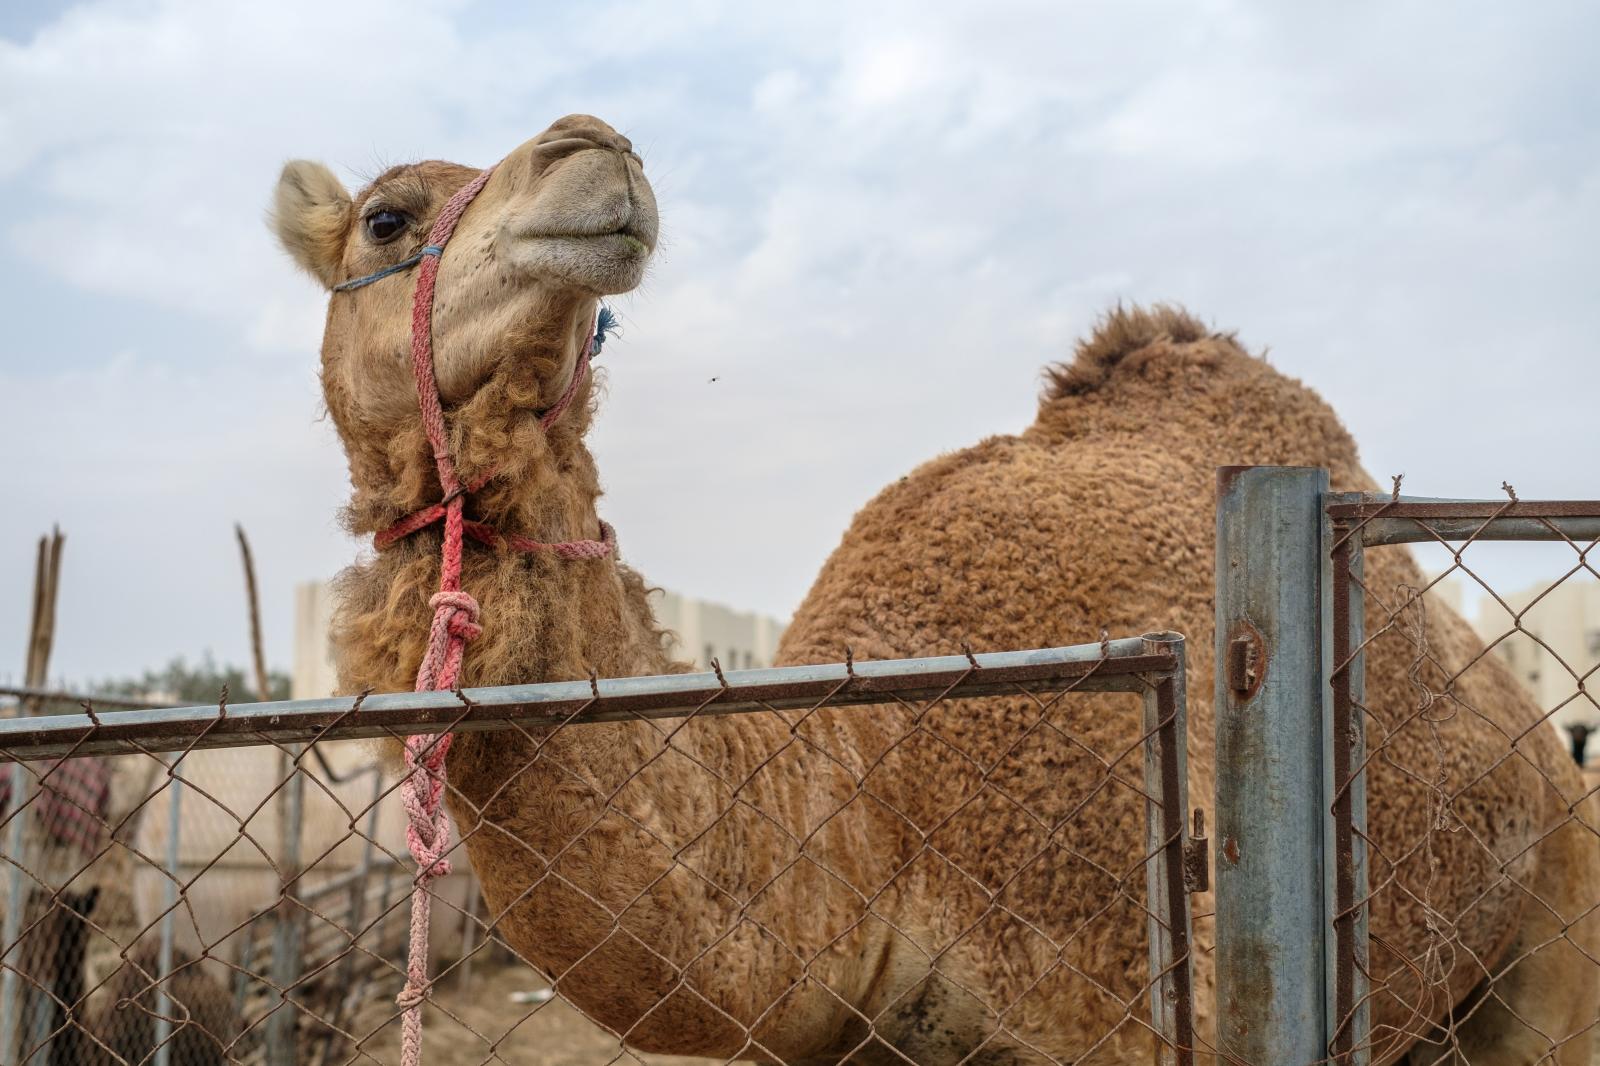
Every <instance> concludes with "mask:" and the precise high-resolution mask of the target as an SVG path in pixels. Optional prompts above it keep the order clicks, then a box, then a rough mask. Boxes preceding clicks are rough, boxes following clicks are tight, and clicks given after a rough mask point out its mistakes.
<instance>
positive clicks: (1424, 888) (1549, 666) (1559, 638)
mask: <svg viewBox="0 0 1600 1066" xmlns="http://www.w3.org/2000/svg"><path fill="white" fill-rule="evenodd" d="M1506 493H1507V495H1506V498H1503V499H1501V500H1496V501H1442V500H1415V499H1410V498H1404V497H1400V496H1399V495H1398V487H1397V491H1396V494H1395V495H1394V496H1393V497H1392V498H1391V497H1388V496H1384V497H1375V496H1367V497H1359V496H1357V497H1333V498H1332V501H1333V502H1332V503H1331V505H1330V506H1329V507H1328V509H1327V512H1328V515H1329V518H1330V521H1331V535H1330V536H1329V538H1328V542H1327V543H1328V546H1329V549H1330V552H1331V571H1330V578H1331V584H1332V589H1331V592H1332V595H1331V600H1332V634H1331V636H1332V654H1331V687H1332V700H1331V711H1332V723H1331V725H1332V730H1331V739H1332V750H1331V756H1332V767H1331V769H1332V778H1333V782H1334V791H1333V803H1332V806H1331V814H1332V820H1331V832H1332V835H1333V841H1332V848H1331V850H1330V855H1332V856H1333V857H1334V859H1333V869H1332V871H1331V872H1332V881H1331V887H1332V895H1333V901H1332V910H1331V912H1330V913H1331V919H1332V921H1331V925H1332V933H1333V937H1332V942H1331V944H1330V954H1331V959H1332V966H1331V967H1330V978H1331V985H1332V987H1331V993H1332V996H1331V1013H1332V1020H1333V1024H1334V1032H1333V1040H1332V1047H1331V1051H1332V1054H1333V1056H1334V1058H1335V1060H1336V1061H1340V1062H1367V1061H1370V1062H1373V1063H1378V1062H1388V1061H1393V1059H1394V1057H1395V1055H1396V1054H1398V1053H1399V1052H1401V1051H1403V1050H1404V1049H1405V1048H1406V1047H1407V1046H1408V1045H1410V1046H1411V1050H1410V1051H1409V1056H1410V1057H1409V1060H1408V1061H1410V1062H1413V1063H1482V1064H1491V1063H1492V1064H1500V1063H1512V1062H1525V1063H1534V1062H1550V1063H1573V1064H1583V1066H1587V1064H1588V1063H1589V1062H1590V1061H1591V1058H1590V1057H1591V1055H1592V1054H1593V1052H1592V1051H1591V1045H1593V1044H1594V1043H1596V1041H1595V1035H1596V1032H1595V1031H1596V1026H1597V1025H1600V916H1597V915H1596V911H1597V909H1600V832H1597V830H1600V807H1597V804H1596V800H1595V797H1594V787H1595V783H1596V779H1595V778H1594V777H1589V778H1588V779H1587V780H1586V779H1585V772H1586V765H1585V764H1586V758H1587V750H1586V749H1587V736H1588V733H1589V731H1590V730H1591V729H1593V728H1594V726H1595V725H1596V723H1597V721H1600V706H1597V703H1596V698H1595V692H1594V687H1595V685H1594V679H1595V671H1596V669H1597V664H1600V584H1597V580H1600V574H1597V570H1596V565H1595V564H1596V561H1597V553H1596V539H1595V538H1596V537H1600V502H1595V501H1588V502H1571V501H1567V502H1524V501H1518V500H1517V499H1516V498H1515V495H1514V494H1513V493H1512V492H1511V490H1510V489H1509V488H1507V489H1506ZM1503 541H1520V542H1529V541H1540V542H1543V543H1542V544H1539V545H1533V544H1527V543H1523V544H1519V545H1518V546H1517V549H1516V550H1518V551H1520V552H1524V553H1528V554H1534V553H1537V554H1538V555H1539V562H1540V564H1541V566H1540V568H1539V570H1537V571H1530V569H1529V568H1526V567H1525V568H1523V569H1522V571H1521V572H1523V573H1525V574H1530V575H1531V573H1536V572H1537V573H1542V574H1544V575H1547V576H1543V577H1539V578H1538V579H1532V578H1531V576H1530V577H1529V578H1525V579H1524V580H1523V581H1521V582H1516V583H1515V584H1514V585H1513V584H1512V583H1511V582H1509V581H1507V580H1505V579H1499V580H1490V579H1489V577H1488V575H1489V574H1491V573H1504V572H1506V567H1505V563H1506V559H1505V558H1504V553H1505V552H1506V551H1508V550H1510V549H1508V548H1507V547H1506V546H1504V545H1497V544H1496V543H1495V542H1503ZM1402 544H1412V545H1427V546H1429V547H1427V548H1423V549H1421V551H1422V552H1423V557H1424V558H1425V559H1433V560H1437V562H1438V563H1439V564H1440V565H1439V567H1438V570H1439V572H1438V573H1436V574H1434V575H1432V576H1424V573H1423V572H1422V571H1421V570H1420V569H1419V568H1418V567H1417V566H1416V565H1415V564H1414V563H1413V562H1412V559H1411V554H1410V552H1409V551H1408V549H1406V548H1402V547H1398V546H1397V545H1402ZM1496 555H1499V556H1500V557H1499V558H1496V557H1495V556H1496ZM1508 585H1511V586H1512V587H1507V586H1508ZM1469 619H1470V620H1469Z"/></svg>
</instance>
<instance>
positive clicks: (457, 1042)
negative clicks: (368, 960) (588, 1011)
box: [335, 965, 720, 1066]
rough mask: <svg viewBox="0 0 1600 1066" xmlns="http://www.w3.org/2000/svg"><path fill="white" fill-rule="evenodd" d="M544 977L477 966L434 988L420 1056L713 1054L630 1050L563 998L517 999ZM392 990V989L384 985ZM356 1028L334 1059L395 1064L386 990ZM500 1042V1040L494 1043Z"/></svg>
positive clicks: (442, 1064) (442, 1060)
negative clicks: (349, 1044) (354, 1040)
mask: <svg viewBox="0 0 1600 1066" xmlns="http://www.w3.org/2000/svg"><path fill="white" fill-rule="evenodd" d="M541 986H542V982H541V981H540V980H539V978H538V977H537V976H535V975H534V974H533V973H532V972H531V971H530V970H529V969H528V968H527V967H525V966H520V965H496V966H493V967H478V968H476V969H475V970H474V971H473V973H472V979H471V983H470V985H469V986H467V987H466V988H463V987H462V984H461V982H460V980H459V979H457V978H456V977H455V976H454V975H452V976H448V977H446V978H445V980H444V981H443V982H442V983H441V985H440V986H439V987H438V988H436V989H435V990H434V994H433V1001H434V1006H433V1007H431V1008H430V1009H428V1010H427V1011H426V1012H425V1014H424V1016H423V1026H422V1034H423V1035H422V1041H423V1053H422V1061H423V1062H424V1063H425V1064H426V1066H493V1064H496V1063H504V1064H505V1066H601V1064H604V1063H613V1062H616V1063H623V1064H629V1066H632V1064H641V1063H642V1064H645V1066H707V1064H710V1063H712V1062H719V1061H720V1060H715V1059H696V1058H681V1057H678V1056H672V1055H645V1054H642V1053H639V1052H635V1051H629V1050H627V1049H625V1048H624V1047H623V1046H622V1043H621V1041H619V1040H618V1039H617V1038H616V1037H615V1036H613V1035H611V1034H610V1033H608V1032H606V1031H605V1030H603V1029H601V1028H599V1027H598V1026H596V1025H594V1024H593V1023H592V1022H590V1021H589V1020H588V1019H586V1018H584V1017H583V1016H582V1015H581V1014H579V1013H578V1012H577V1011H576V1010H574V1009H573V1008H571V1007H570V1006H568V1005H567V1004H566V1003H565V1002H563V1001H562V1000H559V999H552V1000H550V1001H548V1002H546V1003H542V1004H539V1005H537V1006H535V1005H533V1004H518V1003H514V1002H512V1000H511V997H512V995H513V994H514V993H527V992H532V991H534V990H536V989H539V988H540V987H541ZM385 991H386V992H390V994H391V995H392V990H385ZM349 1031H350V1032H352V1033H367V1034H371V1035H369V1036H367V1037H366V1038H365V1039H364V1040H363V1041H362V1042H361V1046H360V1048H359V1050H352V1049H346V1050H345V1052H344V1053H343V1054H341V1055H340V1056H338V1057H337V1059H336V1060H335V1061H336V1062H341V1063H344V1062H348V1063H350V1064H351V1066H373V1064H375V1063H381V1064H382V1066H398V1064H399V1062H400V1019H399V1016H398V1008H396V1007H395V1006H394V1004H393V999H392V998H389V996H385V997H378V998H377V999H376V1001H375V1002H374V1003H372V1004H371V1005H369V1006H368V1007H367V1009H365V1010H363V1011H362V1012H360V1013H359V1014H358V1015H357V1016H356V1018H355V1022H354V1024H353V1026H351V1027H350V1029H349ZM492 1045H496V1046H492Z"/></svg>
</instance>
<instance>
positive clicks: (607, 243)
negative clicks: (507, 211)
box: [534, 231, 651, 256]
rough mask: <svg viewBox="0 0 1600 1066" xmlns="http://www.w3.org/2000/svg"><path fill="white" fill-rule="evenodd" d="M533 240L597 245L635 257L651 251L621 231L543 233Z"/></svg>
mask: <svg viewBox="0 0 1600 1066" xmlns="http://www.w3.org/2000/svg"><path fill="white" fill-rule="evenodd" d="M534 240H540V241H576V242H579V243H582V244H598V245H600V246H602V247H605V248H607V249H608V250H610V251H613V252H618V253H622V254H628V255H637V256H646V255H649V254H650V250H651V249H650V245H648V244H646V243H645V242H644V241H642V240H640V239H639V238H638V237H635V236H634V235H633V234H631V233H623V232H621V231H617V232H613V233H544V234H539V235H538V236H536V237H535V238H534Z"/></svg>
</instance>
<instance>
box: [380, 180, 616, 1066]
mask: <svg viewBox="0 0 1600 1066" xmlns="http://www.w3.org/2000/svg"><path fill="white" fill-rule="evenodd" d="M496 165H497V166H498V164H496ZM494 170H495V168H494V167H490V168H488V169H487V170H485V171H483V172H482V173H481V174H479V175H478V176H477V177H476V178H474V179H473V180H472V181H471V182H469V183H468V184H467V185H466V186H464V187H463V188H462V189H461V190H460V191H459V192H457V193H456V194H455V195H454V196H452V197H451V198H450V200H449V202H447V203H446V204H445V206H444V208H443V209H442V210H441V211H440V212H439V217H438V219H437V220H436V221H435V222H434V224H433V229H432V230H431V231H430V232H429V233H428V248H427V249H426V250H425V251H424V253H423V255H422V259H421V262H420V263H419V265H418V268H417V287H416V291H415V292H414V293H413V295H412V298H411V371H412V375H413V377H414V378H415V380H416V384H417V405H418V408H419V409H420V411H421V414H422V426H423V430H424V431H425V432H426V433H427V436H428V444H429V446H430V447H431V448H432V450H433V459H434V463H435V464H436V465H437V467H438V471H439V485H440V487H441V488H442V489H443V490H444V500H443V501H442V502H440V503H437V504H434V505H433V506H432V507H426V508H423V509H422V510H420V511H418V512H416V513H415V514H412V515H408V516H407V517H405V518H403V519H401V520H400V521H399V522H397V523H396V524H395V525H393V526H390V527H389V528H388V529H385V530H383V531H382V532H380V533H378V535H377V536H376V537H374V538H373V539H374V543H375V544H376V546H377V547H378V548H379V549H382V548H384V547H386V546H388V545H389V544H391V543H393V542H394V541H396V540H398V539H400V538H401V537H405V536H409V535H410V534H412V533H415V532H416V531H417V530H419V529H422V528H424V527H426V526H430V525H432V524H433V523H435V522H438V521H440V520H443V522H444V544H443V548H442V552H441V558H440V561H439V591H438V592H437V593H435V594H434V595H433V597H432V598H431V599H430V600H429V601H428V606H430V607H432V608H433V621H432V623H431V624H430V625H429V627H428V647H427V651H426V653H425V654H424V655H423V657H422V663H421V665H420V666H419V667H418V669H417V684H416V691H418V692H431V691H439V690H444V689H453V688H455V687H456V685H457V684H458V682H459V680H460V677H461V661H462V659H463V657H464V656H465V655H466V650H467V642H468V641H469V640H473V639H475V638H476V637H478V636H479V635H480V634H482V632H483V626H482V625H481V624H479V621H478V618H479V614H480V612H479V608H478V601H477V600H475V599H473V597H472V596H471V595H469V594H468V593H467V592H465V591H463V590H462V588H461V551H462V539H463V537H465V536H470V537H472V538H473V539H474V540H478V541H482V542H484V543H487V544H495V543H503V544H505V545H507V546H508V547H510V548H512V549H514V550H516V551H553V552H555V553H556V554H557V555H559V556H560V557H561V558H563V559H599V558H603V557H605V556H608V555H610V554H612V553H613V552H614V551H616V546H617V537H616V531H615V530H613V529H612V528H611V526H610V525H608V524H607V523H605V522H601V523H600V538H601V539H600V540H597V541H595V540H579V541H569V542H565V543H561V544H546V543H543V542H542V541H536V540H531V539H529V538H527V537H521V536H512V535H506V534H502V533H500V532H499V531H498V530H496V529H495V528H494V527H492V526H489V525H486V524H485V523H482V522H472V521H468V520H467V519H466V517H465V516H464V514H463V513H462V511H463V507H464V506H465V502H466V494H467V493H468V492H473V491H476V490H477V489H479V488H482V487H483V485H484V484H485V483H486V482H487V481H488V480H489V478H491V477H493V476H494V472H493V471H492V470H491V471H490V472H489V473H487V474H484V475H483V476H481V477H480V478H478V479H477V480H476V481H474V482H473V483H471V484H469V485H464V484H463V483H462V481H461V478H460V475H459V474H458V473H457V471H456V467H455V463H454V461H453V460H452V459H451V458H450V449H449V443H448V439H447V430H446V426H445V420H444V405H443V403H442V401H441V400H440V397H439V383H438V379H437V377H436V376H435V374H434V368H433V293H434V287H435V285H436V283H437V281H438V277H439V260H440V257H441V256H442V255H443V252H444V246H445V244H446V243H447V242H448V241H449V240H450V236H451V234H452V233H454V232H455V228H456V224H457V223H458V222H459V221H460V220H461V216H462V214H463V213H464V212H465V211H466V209H467V205H468V204H470V203H471V202H472V199H473V197H475V196H477V195H478V193H479V192H481V191H482V189H483V187H484V185H485V184H487V183H488V181H489V177H490V175H492V174H493V173H494ZM596 329H598V320H597V322H596ZM594 349H595V333H594V332H591V333H590V336H589V343H588V344H586V345H585V346H584V350H583V353H582V355H581V356H580V357H579V359H578V364H577V366H576V367H574V368H573V372H572V380H571V381H570V382H568V383H567V387H566V390H565V391H564V392H563V393H562V395H561V398H560V399H559V400H557V401H556V403H555V406H553V407H552V408H550V410H548V411H546V412H545V413H544V415H543V416H541V418H540V420H539V421H540V425H541V426H543V427H545V428H547V429H548V428H549V426H550V425H551V424H552V423H553V422H554V421H555V420H556V419H557V418H559V417H561V414H562V413H563V412H564V411H566V410H567V408H568V407H570V406H571V404H572V401H573V399H574V398H575V397H576V396H577V393H578V389H579V387H580V386H581V385H582V384H583V381H584V380H585V379H586V378H587V377H588V374H589V361H590V359H591V358H592V356H593V354H594ZM451 739H452V737H451V734H449V733H444V734H441V735H439V736H436V737H433V736H414V737H407V738H406V742H405V759H406V776H405V778H404V780H403V781H402V782H401V785H400V797H401V803H402V804H403V805H404V807H405V812H406V819H407V822H406V846H407V847H408V848H409V849H410V851H411V857H412V858H413V859H414V860H415V861H416V864H417V874H416V878H415V882H414V885H415V887H414V889H413V891H412V893H411V933H410V939H409V944H408V954H407V959H406V985H405V988H404V989H403V990H402V991H401V993H400V995H399V996H398V997H397V998H396V1000H395V1002H396V1003H397V1004H398V1005H399V1006H400V1008H401V1009H402V1011H403V1016H402V1020H401V1049H400V1062H401V1066H420V1064H421V1060H422V1005H423V1003H425V1002H426V1001H427V998H428V990H429V986H430V982H429V980H428V926H429V921H430V919H431V916H432V911H433V893H432V889H431V885H432V883H433V881H434V879H436V878H439V877H443V876H445V875H446V874H448V873H449V872H450V862H449V859H448V858H447V856H448V854H449V852H450V820H449V817H448V815H446V813H445V810H444V803H443V800H444V791H445V756H446V755H447V754H449V751H450V744H451Z"/></svg>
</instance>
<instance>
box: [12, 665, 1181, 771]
mask: <svg viewBox="0 0 1600 1066" xmlns="http://www.w3.org/2000/svg"><path fill="white" fill-rule="evenodd" d="M1171 668H1172V662H1171V658H1170V657H1169V656H1166V655H1151V654H1147V653H1146V652H1145V650H1144V643H1143V641H1142V640H1141V639H1140V638H1138V637H1131V638H1126V639H1122V640H1112V641H1107V642H1105V643H1104V644H1083V645H1077V646H1074V647H1068V648H1048V649H1041V650H1037V651H1015V652H993V653H988V654H980V655H976V656H974V657H972V658H971V659H968V657H967V656H965V655H946V656H938V657H935V658H927V659H891V660H883V661H879V662H858V663H855V664H853V666H852V665H847V664H845V663H832V664H828V665H822V666H791V667H783V668H779V669H770V670H736V671H732V672H728V673H727V674H726V675H725V676H726V683H723V682H722V681H721V680H719V678H718V677H717V675H716V674H714V673H698V674H670V675H665V676H661V677H632V678H609V679H602V680H600V681H598V682H596V683H595V684H594V686H593V687H591V684H590V682H588V681H558V682H554V683H550V684H542V685H507V686H504V687H501V688H482V689H465V690H463V692H462V693H461V695H460V696H459V697H458V696H457V695H456V694H455V693H451V692H396V693H388V694H384V695H377V696H370V697H368V698H366V699H365V700H364V701H353V700H351V699H350V698H348V697H335V698H331V699H317V700H292V701H283V702H276V703H257V704H240V705H236V706H230V707H228V708H227V711H226V714H222V713H219V710H218V708H216V707H212V706H205V707H176V708H166V709H160V710H132V711H108V712H106V713H105V714H100V715H98V716H97V718H98V721H92V720H91V719H90V717H89V716H88V715H87V714H61V715H50V716H48V717H45V718H34V719H7V720H0V762H7V761H12V760H17V759H22V760H31V759H47V758H55V757H59V756H62V755H66V754H68V753H71V754H73V755H110V754H125V753H129V752H136V751H147V752H160V751H179V750H185V749H188V748H191V747H193V748H223V747H239V746H244V745H250V744H261V743H264V742H266V743H278V744H300V743H307V742H309V741H313V740H335V739H339V740H344V739H359V738H370V737H382V736H390V735H394V734H412V733H440V732H445V731H447V730H451V731H457V732H468V731H474V730H483V729H496V728H503V727H504V726H505V725H506V724H508V723H517V724H520V725H522V726H525V727H535V728H537V727H541V726H555V725H565V724H579V723H583V722H617V721H632V720H635V719H637V718H641V717H642V718H673V717H681V716H683V715H686V714H691V713H697V714H700V715H721V714H739V713H745V712H750V711H760V710H768V709H775V710H784V709H793V708H805V707H811V706H814V705H816V704H817V703H819V702H822V701H824V700H825V701H826V702H827V703H828V704H829V705H830V706H836V707H846V706H862V705H869V704H877V703H883V702H885V701H887V700H890V699H907V700H917V699H932V698H934V697H936V696H939V695H940V694H942V693H944V692H945V691H946V690H950V692H951V695H952V697H969V696H982V695H993V694H1000V693H1008V692H1012V691H1014V689H1015V686H1016V685H1018V684H1027V685H1029V686H1030V687H1031V688H1032V689H1033V690H1034V691H1038V692H1051V691H1061V690H1063V689H1069V688H1070V689H1076V690H1080V691H1084V692H1137V691H1142V690H1143V687H1144V682H1143V680H1142V679H1141V676H1140V675H1143V674H1148V673H1161V672H1165V671H1169V670H1170V669H1171ZM952 686H953V688H952ZM357 702H359V709H357V708H356V703H357Z"/></svg>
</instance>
